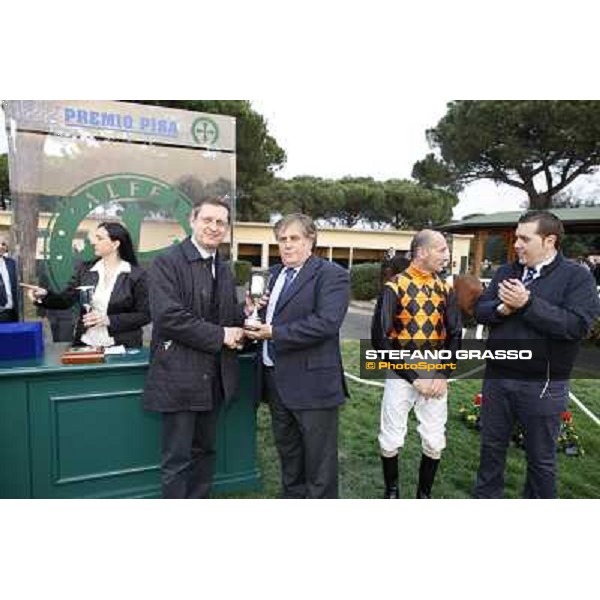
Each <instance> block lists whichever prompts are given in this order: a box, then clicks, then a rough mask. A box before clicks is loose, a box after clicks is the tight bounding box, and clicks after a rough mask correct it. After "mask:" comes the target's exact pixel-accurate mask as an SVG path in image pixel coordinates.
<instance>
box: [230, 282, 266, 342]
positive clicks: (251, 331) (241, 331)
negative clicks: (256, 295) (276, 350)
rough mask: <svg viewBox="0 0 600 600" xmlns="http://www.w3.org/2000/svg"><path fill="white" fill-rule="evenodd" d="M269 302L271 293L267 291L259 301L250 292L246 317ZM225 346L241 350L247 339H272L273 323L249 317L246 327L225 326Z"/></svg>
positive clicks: (247, 299)
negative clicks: (253, 298) (254, 299)
mask: <svg viewBox="0 0 600 600" xmlns="http://www.w3.org/2000/svg"><path fill="white" fill-rule="evenodd" d="M268 302H269V293H268V292H266V293H265V294H263V296H262V297H261V298H260V299H258V300H257V301H253V300H252V298H251V297H250V294H249V293H247V294H246V302H245V306H244V313H245V315H246V317H250V316H251V315H254V314H256V311H257V310H261V309H263V308H264V307H265V306H266V305H267V304H268ZM224 329H225V337H224V339H223V346H226V347H227V348H230V349H231V350H239V349H241V348H242V347H243V343H244V340H245V339H249V340H252V341H258V340H270V339H271V338H272V337H273V329H272V327H271V325H269V324H267V323H262V322H261V321H260V320H255V319H253V318H248V319H247V320H246V323H245V324H244V327H243V328H241V327H225V328H224Z"/></svg>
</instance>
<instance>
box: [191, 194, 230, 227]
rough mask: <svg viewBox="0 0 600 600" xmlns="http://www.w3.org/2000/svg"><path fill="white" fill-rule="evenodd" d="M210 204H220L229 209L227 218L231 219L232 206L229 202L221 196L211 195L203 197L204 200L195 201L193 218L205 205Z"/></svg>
mask: <svg viewBox="0 0 600 600" xmlns="http://www.w3.org/2000/svg"><path fill="white" fill-rule="evenodd" d="M205 204H210V205H212V206H220V207H221V208H224V209H225V210H226V211H227V220H228V221H230V220H231V207H230V206H229V202H227V201H226V200H224V199H223V198H221V197H220V196H209V197H208V198H203V199H202V200H198V201H197V202H194V206H193V208H192V218H193V219H195V218H196V217H197V216H198V213H199V212H200V209H201V208H202V207H203V206H204V205H205Z"/></svg>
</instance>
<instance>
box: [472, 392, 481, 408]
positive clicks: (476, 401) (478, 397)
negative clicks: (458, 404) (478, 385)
mask: <svg viewBox="0 0 600 600" xmlns="http://www.w3.org/2000/svg"><path fill="white" fill-rule="evenodd" d="M473 404H474V405H475V406H481V392H480V393H479V394H475V397H474V398H473Z"/></svg>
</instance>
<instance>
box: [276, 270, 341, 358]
mask: <svg viewBox="0 0 600 600" xmlns="http://www.w3.org/2000/svg"><path fill="white" fill-rule="evenodd" d="M316 285H317V286H318V293H317V301H316V306H315V308H314V310H313V311H312V312H311V313H310V314H308V315H307V316H306V317H304V318H302V319H297V320H295V321H292V322H290V323H285V324H282V325H275V326H274V327H273V340H274V341H276V343H277V352H288V351H290V350H297V349H300V348H308V347H310V346H314V345H315V344H319V343H321V342H322V341H323V340H324V339H327V338H330V337H334V336H336V335H338V334H339V331H340V328H341V326H342V322H343V321H344V317H345V316H346V311H347V310H348V304H349V303H350V278H349V276H348V272H347V271H346V270H344V269H342V268H335V269H333V268H332V269H329V268H327V270H326V271H325V272H324V273H323V274H322V275H321V276H320V277H319V280H318V282H317V284H316Z"/></svg>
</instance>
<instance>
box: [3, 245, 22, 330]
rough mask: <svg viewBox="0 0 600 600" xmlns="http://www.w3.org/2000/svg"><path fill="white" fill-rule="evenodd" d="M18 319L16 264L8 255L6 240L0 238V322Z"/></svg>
mask: <svg viewBox="0 0 600 600" xmlns="http://www.w3.org/2000/svg"><path fill="white" fill-rule="evenodd" d="M18 320H19V306H18V295H17V265H16V263H15V261H14V260H13V259H12V258H9V257H8V245H7V243H6V240H5V239H3V238H0V323H11V322H14V321H18Z"/></svg>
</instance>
